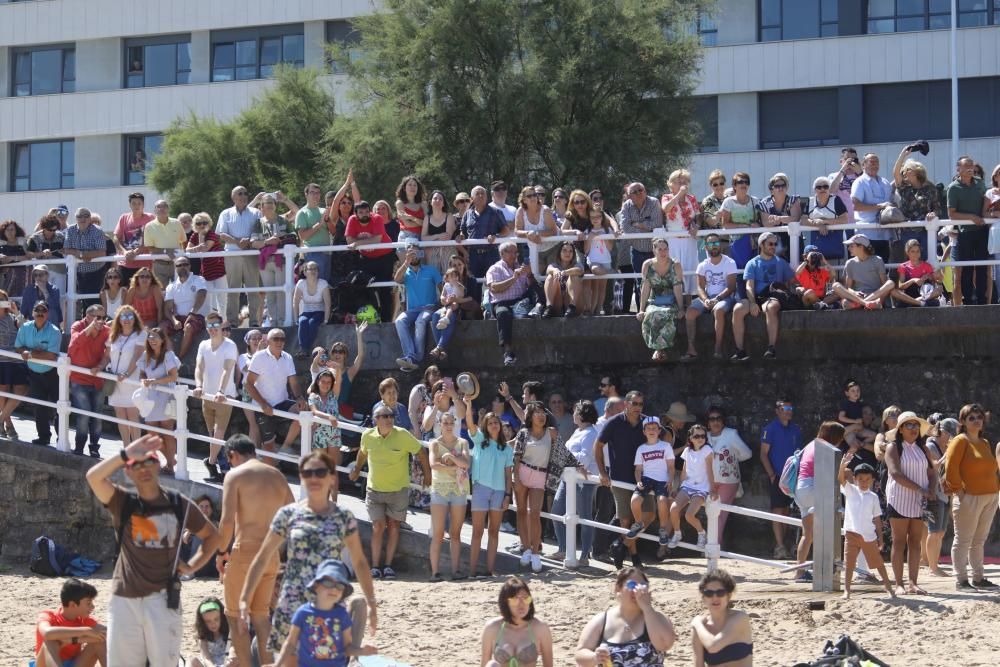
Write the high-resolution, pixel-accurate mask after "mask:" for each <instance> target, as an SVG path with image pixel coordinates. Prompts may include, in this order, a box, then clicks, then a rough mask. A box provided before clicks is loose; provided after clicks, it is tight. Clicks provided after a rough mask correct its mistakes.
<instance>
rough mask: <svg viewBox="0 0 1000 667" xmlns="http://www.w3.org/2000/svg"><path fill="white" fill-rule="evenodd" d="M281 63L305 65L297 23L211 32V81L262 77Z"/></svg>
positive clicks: (303, 41)
mask: <svg viewBox="0 0 1000 667" xmlns="http://www.w3.org/2000/svg"><path fill="white" fill-rule="evenodd" d="M281 63H284V64H287V65H291V66H293V67H298V68H301V67H304V66H305V38H304V37H303V32H302V25H301V24H294V25H289V26H274V27H269V28H259V29H256V28H255V29H250V30H224V31H219V32H214V33H212V81H242V80H247V79H261V78H266V77H269V76H271V74H272V73H273V72H274V67H275V66H276V65H278V64H281Z"/></svg>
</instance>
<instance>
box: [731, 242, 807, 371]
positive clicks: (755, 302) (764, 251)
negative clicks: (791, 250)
mask: <svg viewBox="0 0 1000 667" xmlns="http://www.w3.org/2000/svg"><path fill="white" fill-rule="evenodd" d="M757 247H758V249H759V251H760V254H759V255H757V256H756V257H754V258H753V259H751V260H750V261H749V262H747V265H746V267H745V268H744V269H743V277H744V278H745V279H746V288H747V298H745V299H743V300H742V301H740V302H739V303H738V304H736V308H734V309H733V340H734V341H735V342H736V352H735V353H734V354H733V356H731V357H729V360H730V361H748V360H749V359H750V355H749V354H747V353H746V349H745V348H744V347H743V338H744V335H745V333H746V318H747V315H748V314H749V315H752V316H753V317H759V316H760V313H761V309H762V308H763V311H764V318H765V320H766V323H767V350H766V351H765V352H764V358H765V359H774V358H775V356H776V355H777V353H776V352H775V349H774V346H775V345H776V344H777V342H778V326H779V325H780V324H781V311H782V310H790V309H791V308H792V307H794V304H793V302H792V299H791V296H792V292H791V287H792V284H793V283H794V282H795V272H794V271H793V270H792V267H791V266H790V265H789V264H788V262H786V261H785V260H783V259H782V258H780V257H778V256H777V255H776V254H775V253H776V251H777V247H778V237H777V235H775V234H773V233H772V232H764V233H763V234H761V235H760V238H758V239H757ZM776 283H777V285H776ZM775 288H777V289H775Z"/></svg>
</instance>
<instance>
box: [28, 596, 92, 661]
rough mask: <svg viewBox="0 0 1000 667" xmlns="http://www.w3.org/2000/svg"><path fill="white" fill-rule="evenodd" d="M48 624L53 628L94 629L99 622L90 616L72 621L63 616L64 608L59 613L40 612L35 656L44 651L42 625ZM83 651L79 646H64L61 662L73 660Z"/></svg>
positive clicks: (61, 652)
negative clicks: (43, 623)
mask: <svg viewBox="0 0 1000 667" xmlns="http://www.w3.org/2000/svg"><path fill="white" fill-rule="evenodd" d="M43 621H44V622H46V623H48V624H49V625H51V626H52V627H53V628H93V627H95V626H96V625H97V621H96V620H95V619H93V618H91V617H90V616H87V617H86V618H74V619H72V620H70V619H68V618H66V617H65V616H63V610H62V607H59V610H58V611H40V612H38V621H37V623H36V625H35V655H38V652H39V651H40V650H42V643H43V641H44V640H43V639H42V629H41V623H42V622H43ZM81 650H83V649H82V647H81V646H80V645H79V644H63V646H62V648H60V649H59V659H60V660H72V659H73V658H76V657H77V656H78V655H80V651H81Z"/></svg>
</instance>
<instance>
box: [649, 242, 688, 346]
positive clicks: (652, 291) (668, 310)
mask: <svg viewBox="0 0 1000 667" xmlns="http://www.w3.org/2000/svg"><path fill="white" fill-rule="evenodd" d="M674 264H675V262H674V261H673V260H671V261H670V266H669V267H667V272H666V274H665V275H662V276H661V275H660V274H659V273H657V272H656V265H655V263H654V262H650V263H649V267H648V268H647V269H646V275H645V276H643V280H646V281H648V284H649V302H648V303H646V304H645V305H644V306H643V308H644V309H645V311H646V316H645V317H644V318H643V320H642V339H643V340H644V341H646V345H647V346H648V347H649V349H651V350H666V349H667V348H669V347H671V346H672V345H673V344H674V336H675V335H676V334H677V313H678V312H679V311H678V306H677V300H676V298H675V296H674V285H675V284H676V283H677V278H676V274H675V273H674Z"/></svg>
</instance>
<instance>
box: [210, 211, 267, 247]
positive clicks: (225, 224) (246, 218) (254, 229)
mask: <svg viewBox="0 0 1000 667" xmlns="http://www.w3.org/2000/svg"><path fill="white" fill-rule="evenodd" d="M215 231H216V233H218V234H219V235H220V236H221V235H222V234H228V235H229V236H232V237H233V238H234V239H249V238H253V236H254V235H257V236H259V235H260V211H258V210H257V209H255V208H253V207H250V206H247V207H246V208H245V209H243V211H237V210H236V207H235V206H230V207H229V208H227V209H226V210H225V211H223V212H222V213H220V214H219V224H218V225H216V228H215ZM239 249H240V246H239V245H238V244H236V243H227V244H226V250H239Z"/></svg>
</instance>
